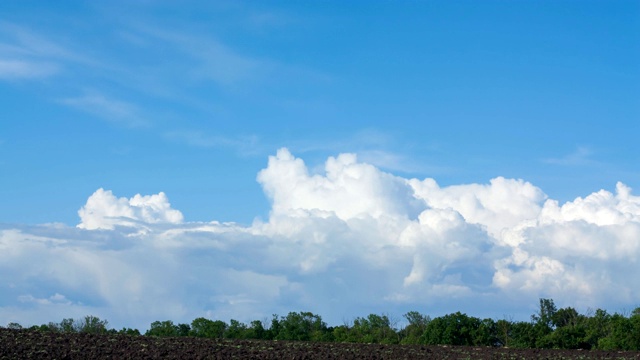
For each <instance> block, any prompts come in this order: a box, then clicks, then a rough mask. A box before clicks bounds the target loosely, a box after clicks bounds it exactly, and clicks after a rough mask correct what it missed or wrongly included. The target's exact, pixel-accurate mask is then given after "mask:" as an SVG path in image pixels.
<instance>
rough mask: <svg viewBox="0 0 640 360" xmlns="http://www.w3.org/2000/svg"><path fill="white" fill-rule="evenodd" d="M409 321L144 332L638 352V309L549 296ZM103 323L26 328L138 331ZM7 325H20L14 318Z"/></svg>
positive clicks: (414, 315)
mask: <svg viewBox="0 0 640 360" xmlns="http://www.w3.org/2000/svg"><path fill="white" fill-rule="evenodd" d="M404 318H405V319H406V320H407V323H408V325H406V326H405V327H404V328H402V329H397V328H396V327H395V322H394V321H392V320H391V319H390V318H389V316H388V315H377V314H369V315H368V316H367V317H357V318H355V319H354V320H353V322H351V323H348V324H344V325H340V326H336V327H328V326H327V324H326V323H325V322H324V321H323V320H322V318H321V317H320V316H319V315H316V314H313V313H311V312H290V313H289V314H288V315H287V316H284V317H283V316H278V315H275V314H274V315H273V317H272V319H271V322H270V325H269V327H266V326H265V323H264V322H262V321H259V320H255V321H252V322H250V323H249V325H247V324H244V323H242V322H240V321H238V320H234V319H232V320H230V323H229V324H227V323H225V322H224V321H221V320H215V321H214V320H209V319H206V318H203V317H200V318H197V319H195V320H193V321H192V322H191V325H189V324H174V323H173V322H172V321H171V320H166V321H154V322H153V323H151V326H150V328H149V330H147V331H146V332H145V335H147V336H156V337H182V336H191V337H201V338H212V339H261V340H297V341H316V342H317V341H323V342H342V343H378V344H398V343H400V344H422V345H466V346H493V347H513V348H528V349H531V348H547V349H601V350H632V351H633V350H636V351H637V350H640V308H636V309H634V310H633V311H632V312H631V313H630V315H628V316H627V315H623V314H618V313H615V314H613V315H611V314H609V313H607V312H606V311H605V310H601V309H597V310H595V311H593V312H589V314H588V315H582V314H579V313H578V311H577V310H576V309H574V308H571V307H567V308H561V309H558V308H556V306H555V303H554V302H553V300H551V299H539V303H538V309H537V311H536V313H535V314H533V315H532V316H531V321H528V322H526V321H512V320H506V319H503V320H498V321H494V320H492V319H484V320H481V319H479V318H476V317H472V316H468V315H467V314H463V313H461V312H456V313H451V314H448V315H444V316H441V317H436V318H433V319H432V318H431V317H429V316H427V315H423V314H421V313H419V312H417V311H411V312H408V313H406V314H405V315H404ZM107 327H108V322H107V321H106V320H101V319H100V318H98V317H95V316H91V315H89V316H85V317H84V318H82V319H78V320H74V319H72V318H67V319H63V320H62V321H60V322H59V323H54V322H50V323H48V324H43V325H40V326H32V327H30V328H29V330H32V331H40V332H55V333H62V334H66V333H90V334H122V335H129V336H139V335H140V332H139V331H138V330H137V329H130V328H122V330H119V331H117V330H115V329H108V328H107ZM7 328H8V329H11V330H21V329H23V328H22V326H21V325H20V324H18V323H15V322H12V323H9V324H8V325H7Z"/></svg>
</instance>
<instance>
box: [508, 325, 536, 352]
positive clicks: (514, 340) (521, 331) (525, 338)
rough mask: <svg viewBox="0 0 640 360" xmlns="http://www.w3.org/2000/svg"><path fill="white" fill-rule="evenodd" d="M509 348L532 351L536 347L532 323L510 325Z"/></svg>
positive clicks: (534, 330) (534, 329)
mask: <svg viewBox="0 0 640 360" xmlns="http://www.w3.org/2000/svg"><path fill="white" fill-rule="evenodd" d="M510 328H511V331H510V334H511V339H510V342H509V346H511V347H514V348H524V349H532V348H535V347H536V339H537V336H536V328H535V325H534V324H533V323H530V322H524V321H518V322H514V323H512V324H511V327H510Z"/></svg>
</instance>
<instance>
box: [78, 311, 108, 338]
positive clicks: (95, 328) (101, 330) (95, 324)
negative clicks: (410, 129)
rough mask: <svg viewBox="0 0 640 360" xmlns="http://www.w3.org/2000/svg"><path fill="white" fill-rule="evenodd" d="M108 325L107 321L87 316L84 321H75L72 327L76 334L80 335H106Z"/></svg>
mask: <svg viewBox="0 0 640 360" xmlns="http://www.w3.org/2000/svg"><path fill="white" fill-rule="evenodd" d="M108 324H109V322H108V321H107V320H100V318H99V317H96V316H93V315H88V316H85V317H84V319H82V320H78V321H76V322H75V324H74V327H75V329H76V331H77V332H81V333H88V334H106V333H107V326H108Z"/></svg>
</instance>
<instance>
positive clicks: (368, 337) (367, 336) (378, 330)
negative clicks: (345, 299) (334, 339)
mask: <svg viewBox="0 0 640 360" xmlns="http://www.w3.org/2000/svg"><path fill="white" fill-rule="evenodd" d="M349 340H350V341H353V342H360V343H380V344H397V343H398V342H399V339H398V333H397V332H396V330H395V329H394V328H393V327H392V326H391V320H390V319H389V317H388V316H387V315H377V314H369V316H367V317H366V318H360V317H358V318H356V319H355V320H353V326H352V327H351V329H350V331H349Z"/></svg>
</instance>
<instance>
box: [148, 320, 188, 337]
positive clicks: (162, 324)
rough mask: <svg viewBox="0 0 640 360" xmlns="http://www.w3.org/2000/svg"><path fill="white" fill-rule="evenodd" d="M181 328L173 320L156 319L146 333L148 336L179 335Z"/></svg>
mask: <svg viewBox="0 0 640 360" xmlns="http://www.w3.org/2000/svg"><path fill="white" fill-rule="evenodd" d="M180 330H181V329H180V328H179V327H178V325H175V324H174V323H173V321H171V320H166V321H154V322H152V323H151V327H150V328H149V330H147V332H146V333H145V335H146V336H179V333H180Z"/></svg>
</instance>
